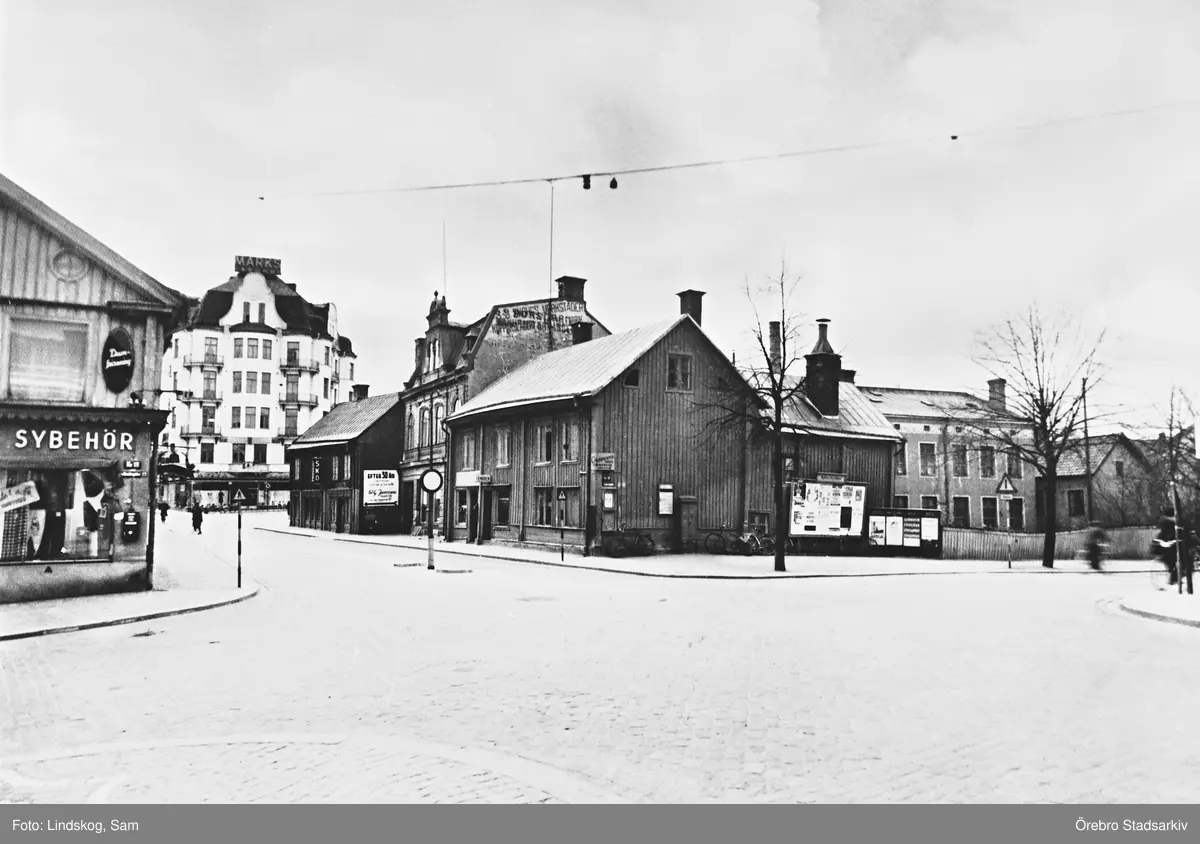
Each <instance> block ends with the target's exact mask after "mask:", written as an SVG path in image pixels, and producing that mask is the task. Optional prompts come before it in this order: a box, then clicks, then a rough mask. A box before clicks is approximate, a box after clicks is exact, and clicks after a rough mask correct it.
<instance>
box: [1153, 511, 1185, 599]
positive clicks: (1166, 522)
mask: <svg viewBox="0 0 1200 844" xmlns="http://www.w3.org/2000/svg"><path fill="white" fill-rule="evenodd" d="M1154 547H1155V553H1156V555H1157V556H1158V559H1159V560H1160V561H1161V562H1162V564H1163V565H1164V566H1166V567H1167V571H1168V572H1169V573H1170V575H1171V580H1170V584H1169V585H1171V586H1174V585H1175V584H1176V583H1178V582H1179V572H1178V570H1177V569H1176V566H1175V560H1176V559H1177V557H1176V554H1175V509H1174V508H1173V507H1164V508H1163V517H1162V521H1161V522H1159V523H1158V536H1156V537H1154Z"/></svg>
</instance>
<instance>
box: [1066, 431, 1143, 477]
mask: <svg viewBox="0 0 1200 844" xmlns="http://www.w3.org/2000/svg"><path fill="white" fill-rule="evenodd" d="M1087 441H1088V443H1089V444H1090V445H1091V451H1092V454H1091V464H1092V473H1093V474H1095V473H1096V471H1097V470H1098V469H1099V468H1100V467H1101V465H1103V463H1104V461H1105V460H1107V459H1108V455H1109V454H1110V453H1111V452H1112V450H1113V449H1114V448H1115V447H1116V445H1117V443H1121V442H1123V443H1125V445H1126V447H1127V448H1129V450H1130V452H1132V453H1133V455H1134V457H1136V458H1138V459H1140V460H1142V461H1145V460H1146V457H1145V455H1144V454H1143V452H1142V449H1141V448H1139V447H1138V445H1137V443H1135V442H1134V441H1133V440H1131V439H1129V437H1127V436H1125V435H1124V434H1100V435H1098V436H1095V437H1088V440H1087ZM1087 457H1088V455H1087V452H1086V451H1085V450H1084V442H1083V441H1082V440H1080V442H1078V443H1075V444H1074V445H1072V446H1070V447H1069V448H1068V449H1067V450H1066V452H1065V453H1064V454H1063V456H1062V459H1061V460H1059V462H1058V476H1059V477H1060V478H1073V477H1084V476H1086V475H1087V471H1086V468H1087V464H1088V460H1087Z"/></svg>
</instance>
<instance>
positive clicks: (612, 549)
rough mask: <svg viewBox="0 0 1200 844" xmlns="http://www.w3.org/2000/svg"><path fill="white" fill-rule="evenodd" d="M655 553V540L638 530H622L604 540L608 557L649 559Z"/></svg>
mask: <svg viewBox="0 0 1200 844" xmlns="http://www.w3.org/2000/svg"><path fill="white" fill-rule="evenodd" d="M653 553H654V538H653V537H652V536H650V534H648V533H641V532H639V531H638V529H637V528H627V527H626V526H625V525H621V527H620V529H619V530H618V531H617V532H616V533H614V534H611V535H609V536H608V537H606V538H605V540H604V554H605V556H608V557H629V556H634V557H647V556H649V555H651V554H653Z"/></svg>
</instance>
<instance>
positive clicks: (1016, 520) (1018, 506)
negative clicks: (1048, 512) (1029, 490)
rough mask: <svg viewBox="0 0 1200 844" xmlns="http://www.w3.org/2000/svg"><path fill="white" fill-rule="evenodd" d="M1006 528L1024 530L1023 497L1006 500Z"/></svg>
mask: <svg viewBox="0 0 1200 844" xmlns="http://www.w3.org/2000/svg"><path fill="white" fill-rule="evenodd" d="M1008 529H1009V530H1025V499H1023V498H1014V499H1013V500H1012V501H1010V502H1008Z"/></svg>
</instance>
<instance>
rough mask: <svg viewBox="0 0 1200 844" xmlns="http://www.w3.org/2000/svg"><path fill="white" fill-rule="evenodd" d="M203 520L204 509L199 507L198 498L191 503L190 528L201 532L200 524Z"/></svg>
mask: <svg viewBox="0 0 1200 844" xmlns="http://www.w3.org/2000/svg"><path fill="white" fill-rule="evenodd" d="M203 522H204V510H203V509H201V507H200V499H198V498H197V499H196V500H195V502H193V504H192V530H194V531H195V532H196V533H202V531H201V530H200V525H201V524H202V523H203Z"/></svg>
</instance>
